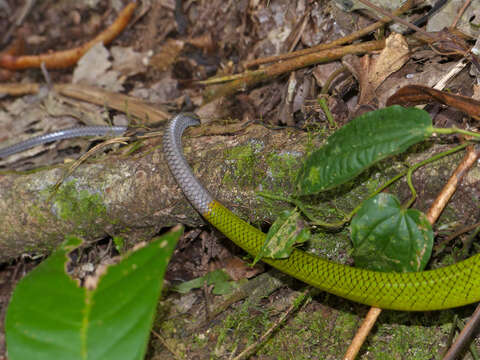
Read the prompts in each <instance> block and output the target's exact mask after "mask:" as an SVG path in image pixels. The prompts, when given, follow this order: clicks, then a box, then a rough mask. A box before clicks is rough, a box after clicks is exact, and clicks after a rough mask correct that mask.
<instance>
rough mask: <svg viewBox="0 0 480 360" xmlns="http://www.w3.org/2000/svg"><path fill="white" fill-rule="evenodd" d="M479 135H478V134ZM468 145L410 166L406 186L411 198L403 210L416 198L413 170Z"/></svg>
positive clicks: (462, 145) (465, 144) (466, 144)
mask: <svg viewBox="0 0 480 360" xmlns="http://www.w3.org/2000/svg"><path fill="white" fill-rule="evenodd" d="M479 135H480V134H479ZM468 145H471V144H470V143H469V142H465V143H463V144H461V145H458V146H456V147H454V148H452V149H450V150H447V151H444V152H441V153H439V154H436V155H434V156H432V157H431V158H428V159H425V160H423V161H420V162H419V163H417V164H415V165H413V166H411V167H410V168H409V169H408V171H407V184H408V187H409V188H410V191H411V193H412V197H411V198H410V200H409V201H408V202H407V203H406V204H405V205H404V206H403V208H405V209H408V208H409V207H410V206H412V204H413V202H414V201H415V199H416V198H417V190H415V187H414V186H413V182H412V175H413V173H414V171H415V170H417V169H418V168H419V167H421V166H423V165H426V164H429V163H431V162H433V161H437V160H439V159H441V158H442V157H444V156H447V155H450V154H453V153H456V152H457V151H460V150H462V149H464V148H466V147H467V146H468Z"/></svg>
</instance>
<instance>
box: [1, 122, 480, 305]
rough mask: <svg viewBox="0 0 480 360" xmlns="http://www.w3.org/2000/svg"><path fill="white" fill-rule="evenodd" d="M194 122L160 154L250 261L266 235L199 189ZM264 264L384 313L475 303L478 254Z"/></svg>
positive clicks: (76, 133) (178, 129)
mask: <svg viewBox="0 0 480 360" xmlns="http://www.w3.org/2000/svg"><path fill="white" fill-rule="evenodd" d="M199 124H200V121H199V120H198V118H196V117H194V116H192V115H188V114H179V115H177V116H175V117H174V118H173V119H172V120H171V121H170V123H169V124H168V125H167V127H166V129H165V134H164V138H163V147H164V153H165V156H166V159H167V162H168V165H169V167H170V170H171V172H172V174H173V176H174V178H175V179H176V181H177V183H178V185H179V186H180V188H181V189H182V191H183V192H184V194H185V196H186V197H187V198H188V200H189V201H190V203H191V204H192V205H193V207H194V208H195V209H196V210H197V211H198V212H199V213H200V214H202V215H203V217H204V218H205V219H206V220H207V221H208V222H209V223H211V224H212V225H213V226H214V227H216V228H217V229H218V230H220V231H221V232H222V233H223V234H224V235H225V236H226V237H228V238H229V239H230V240H232V241H233V242H234V243H236V244H237V245H238V246H240V247H241V248H243V249H244V250H245V251H247V252H248V253H250V254H251V255H253V256H255V255H256V254H258V253H259V251H260V248H261V247H262V244H263V242H264V241H265V238H266V234H264V233H263V232H262V231H260V230H258V229H257V228H255V227H253V226H251V225H250V224H248V223H247V222H245V221H243V220H242V219H240V218H239V217H238V216H237V215H235V214H234V213H232V212H231V211H230V210H228V209H227V208H226V207H224V206H223V205H222V204H220V203H219V202H218V201H217V200H215V199H214V198H213V197H212V196H211V195H210V194H209V192H208V191H207V190H206V189H205V188H204V187H203V185H202V184H201V183H200V182H199V181H198V179H197V178H196V177H195V176H194V175H193V172H192V170H191V168H190V166H189V165H188V163H187V161H186V159H185V157H184V156H183V150H182V139H181V138H182V134H183V132H184V130H185V129H186V128H187V127H189V126H195V125H199ZM126 129H127V128H126V127H123V126H119V127H110V126H94V127H80V128H72V129H66V130H60V131H56V132H53V133H49V134H45V135H41V136H37V137H34V138H31V139H29V140H26V141H22V142H20V143H17V144H15V145H12V146H9V147H7V148H3V149H0V158H3V157H6V156H9V155H12V154H15V153H18V152H21V151H24V150H26V149H29V148H31V147H33V146H36V145H40V144H43V143H47V142H51V141H55V140H61V139H67V138H74V137H80V136H104V135H109V134H110V135H120V134H122V133H124V132H125V131H126ZM262 260H263V261H264V262H266V263H267V264H270V265H271V266H273V267H275V268H277V269H279V270H280V271H282V272H284V273H287V274H289V275H291V276H293V277H295V278H297V279H299V280H302V281H304V282H305V283H307V284H310V285H313V286H315V287H317V288H319V289H321V290H324V291H327V292H330V293H332V294H335V295H338V296H341V297H344V298H346V299H350V300H353V301H356V302H359V303H363V304H367V305H371V306H376V307H380V308H383V309H395V310H407V311H426V310H440V309H446V308H452V307H458V306H462V305H466V304H470V303H473V302H475V301H479V300H480V254H478V255H475V256H472V257H471V258H469V259H467V260H465V261H461V262H459V263H457V264H455V265H451V266H447V267H444V268H440V269H436V270H430V271H422V272H411V273H386V272H378V271H370V270H364V269H359V268H354V267H350V266H345V265H341V264H337V263H334V262H331V261H327V260H324V259H322V258H319V257H317V256H315V255H313V254H309V253H306V252H304V251H301V250H298V249H296V250H294V251H293V253H292V254H291V255H290V257H288V258H287V259H285V260H273V259H268V258H264V259H262Z"/></svg>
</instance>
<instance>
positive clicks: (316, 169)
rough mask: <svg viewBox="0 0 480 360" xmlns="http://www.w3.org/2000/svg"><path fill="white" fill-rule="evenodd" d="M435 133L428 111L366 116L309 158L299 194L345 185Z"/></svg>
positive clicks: (396, 108)
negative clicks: (372, 167) (373, 166)
mask: <svg viewBox="0 0 480 360" xmlns="http://www.w3.org/2000/svg"><path fill="white" fill-rule="evenodd" d="M432 133H433V126H432V121H431V119H430V116H429V115H428V113H427V112H426V111H424V110H420V109H415V108H408V109H407V108H403V107H401V106H397V105H395V106H391V107H388V108H385V109H380V110H376V111H372V112H369V113H366V114H363V115H361V116H359V117H357V118H355V119H353V120H352V121H351V122H349V123H348V124H347V125H345V126H344V127H342V128H341V129H340V130H338V131H337V132H335V133H334V134H333V135H332V136H330V137H329V138H328V140H327V143H326V144H325V145H324V146H322V147H321V148H320V149H318V150H316V151H314V152H313V153H312V154H311V155H310V156H309V157H308V158H307V160H306V162H305V165H304V167H303V169H302V171H301V172H300V175H299V178H298V181H297V182H298V191H299V194H300V195H310V194H315V193H318V192H320V191H324V190H328V189H331V188H333V187H335V186H338V185H340V184H343V183H345V182H346V181H349V180H351V179H353V178H354V177H355V176H357V175H358V174H360V173H361V172H362V171H363V170H365V169H366V168H368V167H370V166H372V165H373V164H375V163H376V162H378V161H380V160H382V159H385V158H386V157H388V156H391V155H395V154H399V153H401V152H403V151H405V150H406V149H407V148H408V147H409V146H411V145H413V144H415V143H418V142H420V141H423V140H424V139H426V138H428V137H429V136H430V135H431V134H432Z"/></svg>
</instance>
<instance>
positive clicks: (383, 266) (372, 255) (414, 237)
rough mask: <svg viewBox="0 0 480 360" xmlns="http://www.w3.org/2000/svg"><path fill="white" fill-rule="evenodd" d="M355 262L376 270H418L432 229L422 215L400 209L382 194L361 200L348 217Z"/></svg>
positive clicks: (425, 258)
mask: <svg viewBox="0 0 480 360" xmlns="http://www.w3.org/2000/svg"><path fill="white" fill-rule="evenodd" d="M351 231H352V242H353V246H354V253H353V258H354V260H355V265H356V266H359V267H363V268H367V269H371V270H378V271H397V272H408V271H421V270H423V269H424V268H425V266H426V265H427V262H428V260H429V259H430V255H431V253H432V246H433V230H432V226H431V224H430V223H429V222H428V220H427V218H426V216H425V214H423V213H422V212H420V211H418V210H415V209H408V210H405V209H402V207H401V206H400V202H399V201H398V199H397V198H396V197H395V196H393V195H391V194H386V193H381V194H378V195H377V196H375V197H373V198H371V199H369V200H367V201H365V202H364V203H363V205H362V207H361V209H360V210H359V211H358V213H357V215H356V216H355V217H354V218H353V220H352V225H351Z"/></svg>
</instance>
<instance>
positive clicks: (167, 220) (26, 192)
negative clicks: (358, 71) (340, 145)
mask: <svg viewBox="0 0 480 360" xmlns="http://www.w3.org/2000/svg"><path fill="white" fill-rule="evenodd" d="M305 141H306V134H304V133H301V132H297V131H292V130H280V131H279V130H268V129H266V128H264V127H262V126H258V125H253V126H250V127H248V128H247V129H245V130H244V131H242V132H241V133H240V134H235V135H222V136H219V135H216V136H208V135H204V136H197V137H195V138H193V137H190V136H188V132H187V136H186V137H185V138H184V149H185V154H186V157H187V159H188V161H189V163H190V164H191V166H192V168H193V169H194V172H195V173H196V174H197V176H198V177H199V179H200V181H201V182H202V183H203V184H205V185H206V187H207V188H208V189H209V190H210V191H211V192H212V194H213V195H214V196H215V197H217V198H219V199H221V200H222V201H223V202H224V203H225V204H226V205H227V206H229V207H230V208H233V209H236V211H237V212H239V213H241V214H242V215H244V216H246V218H249V219H250V220H252V221H256V220H258V219H268V218H269V214H268V213H269V211H268V210H267V209H264V210H262V207H260V206H259V204H258V197H257V196H256V191H257V190H259V189H260V187H263V189H265V188H266V187H267V188H270V189H272V188H274V186H276V185H281V186H282V188H285V187H289V186H290V187H291V186H292V178H291V177H289V176H288V174H289V173H290V170H291V169H290V168H289V167H290V166H291V167H292V170H291V171H292V172H291V173H293V172H294V171H295V170H294V169H293V168H298V164H299V162H300V159H301V157H302V155H303V150H304V148H305V146H304V144H305ZM275 154H276V155H275ZM282 159H283V160H284V161H282ZM292 159H294V161H292ZM67 169H68V164H65V165H60V166H55V167H51V168H49V169H46V170H41V171H35V172H33V173H30V174H6V175H0V261H6V260H8V259H12V258H15V257H18V256H20V255H22V254H46V253H48V252H49V251H51V250H52V249H53V248H54V247H55V246H57V245H58V244H59V243H60V242H62V241H63V239H64V238H65V236H66V235H68V234H75V235H79V236H81V237H83V238H84V239H85V240H87V241H95V240H98V239H101V238H104V237H105V236H108V235H110V236H114V235H116V236H123V237H124V238H126V239H127V240H129V241H130V243H133V242H136V241H140V240H148V239H150V238H151V236H153V235H155V234H156V233H158V232H159V231H160V230H161V229H162V228H163V227H166V226H172V225H174V224H177V223H183V224H187V225H190V226H198V225H201V224H202V223H203V220H202V219H201V217H200V216H199V215H198V214H197V213H196V212H195V210H193V208H192V207H191V206H190V205H189V203H188V202H187V200H186V199H185V197H184V196H183V194H182V192H181V191H180V189H179V188H178V187H177V185H176V183H175V181H174V180H173V178H172V176H171V174H170V171H169V169H168V167H167V164H166V162H165V159H164V156H163V153H162V147H161V138H160V137H158V138H154V139H150V140H148V141H145V142H144V143H143V146H142V147H141V148H140V149H139V150H137V152H135V153H133V154H130V155H128V156H126V155H111V154H108V155H104V156H102V157H101V158H99V159H96V160H94V161H91V162H87V163H84V164H83V165H81V166H80V167H79V168H78V169H76V170H75V171H74V172H73V174H71V175H70V176H68V177H67V178H66V179H65V181H64V182H63V184H62V186H61V187H60V188H59V189H58V190H57V191H56V192H52V189H53V187H54V185H55V183H56V182H57V181H58V180H59V179H61V177H62V176H63V174H64V173H65V171H67ZM282 172H283V175H285V176H284V177H283V178H282V179H280V178H279V176H280V175H282V174H281V173H282ZM270 216H271V215H270Z"/></svg>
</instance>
